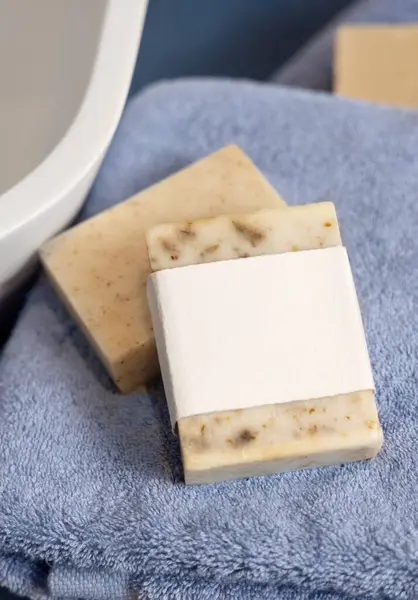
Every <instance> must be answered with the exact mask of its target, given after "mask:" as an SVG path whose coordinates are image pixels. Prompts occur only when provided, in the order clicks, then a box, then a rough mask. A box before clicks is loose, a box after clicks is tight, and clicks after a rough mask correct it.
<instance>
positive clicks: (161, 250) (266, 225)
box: [146, 202, 341, 271]
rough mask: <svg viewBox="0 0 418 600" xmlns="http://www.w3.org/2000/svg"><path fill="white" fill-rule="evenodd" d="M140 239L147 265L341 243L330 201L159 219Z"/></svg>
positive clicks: (154, 266) (157, 266)
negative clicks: (173, 220) (168, 220)
mask: <svg viewBox="0 0 418 600" xmlns="http://www.w3.org/2000/svg"><path fill="white" fill-rule="evenodd" d="M146 239H147V246H148V253H149V259H150V265H151V269H152V270H153V271H159V270H160V269H170V268H173V267H184V266H187V265H196V264H201V263H208V262H215V261H220V260H231V259H236V258H247V257H251V256H262V255H266V254H279V253H282V252H296V251H298V250H311V249H313V248H331V247H333V246H340V245H341V237H340V231H339V227H338V222H337V216H336V214H335V208H334V205H333V204H332V202H319V203H318V204H311V205H302V206H295V207H293V208H287V209H285V210H283V209H279V210H278V209H265V210H260V211H258V212H256V213H252V214H243V215H238V214H235V215H222V216H219V217H215V218H209V219H198V220H195V221H184V222H182V223H174V224H172V223H169V224H161V225H156V226H155V227H153V228H151V229H150V230H149V231H148V232H147V234H146ZM295 240H296V241H295Z"/></svg>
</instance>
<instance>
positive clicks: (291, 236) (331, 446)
mask: <svg viewBox="0 0 418 600" xmlns="http://www.w3.org/2000/svg"><path fill="white" fill-rule="evenodd" d="M267 212H268V213H270V217H273V218H270V223H271V230H270V231H269V234H270V238H269V240H268V243H269V248H270V250H271V252H272V253H276V254H277V253H281V252H287V251H289V250H290V251H296V248H295V247H297V248H300V249H304V250H315V249H318V250H320V249H321V248H325V247H337V246H341V240H340V234H339V228H338V222H337V219H336V216H335V211H334V208H333V205H332V204H331V203H322V204H320V205H309V206H304V207H295V208H288V209H284V210H282V211H281V213H282V214H280V215H279V214H278V213H279V211H262V213H263V214H266V213H267ZM276 213H277V214H276ZM296 215H298V219H299V220H298V228H293V225H294V223H295V219H296ZM260 216H261V217H262V215H260V214H259V213H257V214H254V215H247V216H245V218H244V221H245V224H246V226H247V227H251V226H255V220H257V221H256V222H257V227H259V226H260ZM275 217H276V218H275ZM279 217H280V226H279V225H278V222H279ZM252 219H253V220H252ZM225 222H229V223H230V221H228V220H224V219H222V218H221V219H219V218H215V219H209V220H205V221H204V222H202V221H198V222H197V223H194V222H191V223H190V226H191V228H192V230H195V231H196V232H197V231H198V229H195V226H196V224H197V225H198V226H200V225H201V224H202V223H204V226H205V233H208V232H210V231H212V233H214V237H213V238H211V237H210V236H205V238H204V243H205V244H206V243H209V242H213V241H215V239H219V236H220V230H219V229H218V228H217V223H221V224H225ZM261 222H263V223H264V221H263V219H261ZM265 222H266V223H267V222H268V220H266V221H265ZM286 223H289V229H288V230H286ZM329 224H331V226H330V225H329ZM319 225H322V228H323V230H324V231H325V237H323V235H320V234H319V233H317V232H320V231H322V230H321V229H319ZM177 228H178V226H177V225H176V226H175V228H174V229H173V230H170V235H171V234H173V233H174V234H175V232H176V231H178V229H177ZM157 229H158V228H157ZM157 229H155V230H154V232H151V233H153V234H152V235H149V236H148V240H149V243H150V245H151V248H150V253H151V254H152V253H153V252H154V251H155V249H156V248H157V249H158V239H159V237H158V235H154V233H156V232H157ZM160 231H161V229H160ZM164 231H165V232H166V233H168V230H164ZM199 231H200V230H199ZM228 231H229V232H230V234H231V235H233V236H234V235H235V233H234V228H233V227H232V228H231V227H230V228H229V229H222V236H221V242H220V243H221V244H222V247H223V248H225V249H226V253H225V255H224V259H225V260H228V259H229V258H235V257H236V256H235V254H234V255H233V256H231V249H232V246H229V245H228V244H227V243H226V241H227V240H226V239H225V235H227V234H228ZM279 231H280V237H281V239H280V240H279V239H278V238H277V237H275V235H274V234H275V233H276V235H277V234H278V233H279ZM331 231H334V233H333V234H332V235H331ZM312 232H313V234H312ZM311 234H312V235H311ZM175 235H177V234H175ZM197 237H198V236H197ZM284 239H285V240H286V241H285V243H284V242H283V240H284ZM235 242H236V239H235V241H234V243H235ZM194 243H195V244H196V253H195V254H193V253H192V252H190V253H189V254H188V259H189V260H190V262H191V264H195V262H196V257H197V256H198V254H199V248H200V245H199V244H198V240H197V239H195V240H194ZM266 243H267V241H266ZM328 244H329V246H328ZM259 250H260V248H259V249H258V250H257V249H256V247H252V249H251V251H252V252H257V251H259ZM232 252H234V251H232ZM221 254H222V253H221V252H220V254H219V255H218V259H220V255H221ZM182 260H183V261H185V260H186V257H185V256H183V258H182ZM164 261H166V263H167V265H168V266H169V267H171V266H172V265H171V261H170V260H169V259H167V257H165V256H164V255H163V256H162V258H161V259H160V260H159V264H160V266H161V264H163V263H164ZM191 268H193V267H191ZM180 271H182V269H180ZM151 296H152V294H150V297H151ZM224 296H225V298H226V297H227V292H226V290H225V292H224ZM194 297H195V296H194ZM151 303H152V304H153V305H154V309H155V307H156V305H157V304H158V303H157V302H155V300H152V298H151ZM170 304H171V309H172V310H174V309H175V307H174V306H173V296H172V295H171V296H170ZM163 309H164V307H162V306H160V307H159V310H160V311H161V310H163ZM237 310H238V308H237ZM157 313H158V310H157V311H155V319H154V323H155V327H156V331H157V332H158V330H160V331H161V321H164V327H165V328H167V326H168V321H169V320H170V315H169V314H164V315H162V316H161V315H158V314H157ZM191 318H194V317H193V315H191ZM249 318H251V316H250V315H249V316H248V319H249ZM259 318H260V317H258V319H259ZM208 319H209V315H208ZM248 319H247V320H246V321H245V322H244V323H243V329H244V330H245V328H246V327H247V328H248ZM199 321H201V319H199ZM195 326H196V325H195ZM195 326H194V327H195ZM182 333H183V334H184V336H183V339H184V337H187V336H186V335H185V332H184V331H182ZM157 338H158V334H157ZM163 346H164V344H161V345H160V346H159V352H160V360H161V361H162V363H164V362H166V361H167V356H164V354H165V352H164V348H163ZM244 347H245V345H244ZM197 352H198V348H197V347H196V348H195V352H194V354H193V357H190V360H189V365H185V367H184V368H185V369H186V370H187V369H188V372H189V373H190V368H191V362H190V361H191V358H193V360H195V355H197ZM237 352H238V353H239V352H241V349H240V348H237ZM186 354H187V353H186ZM188 355H189V356H190V353H188ZM181 362H184V361H181ZM171 366H172V365H171ZM212 367H213V363H212ZM212 367H211V368H212ZM277 369H280V363H279V362H278V364H277ZM162 370H163V374H164V368H163V369H162ZM188 377H189V376H188ZM225 377H226V375H225V373H223V379H222V381H223V383H222V387H223V388H225V385H224V384H225ZM181 379H182V378H181V377H180V378H179V377H177V380H178V381H181ZM183 383H184V384H185V385H182V388H183V391H184V390H185V389H186V388H187V387H188V386H189V381H188V380H187V379H186V380H183ZM164 384H165V386H166V392H167V396H168V397H169V396H172V395H173V393H172V392H173V390H172V389H171V390H170V389H169V388H170V377H165V378H164ZM220 385H221V384H220ZM195 389H197V387H196V386H195ZM265 389H268V386H267V388H265ZM245 391H246V390H245ZM205 395H206V394H203V396H205ZM209 395H210V394H209ZM209 400H210V399H209ZM209 400H208V399H206V403H208V402H209ZM197 401H198V402H200V401H201V400H200V399H198V400H197ZM171 402H172V401H171ZM169 406H170V401H169ZM182 408H183V409H184V407H182ZM170 412H171V413H173V407H172V406H171V411H170ZM174 419H175V418H173V415H172V421H174ZM176 425H177V429H178V434H179V438H180V444H181V450H182V457H183V466H184V476H185V481H186V483H189V484H199V483H211V482H215V481H220V480H227V479H235V478H240V477H249V476H255V475H265V474H269V473H275V472H281V471H288V470H294V469H302V468H307V467H319V466H325V465H329V464H337V463H344V462H349V461H353V460H361V459H364V458H371V457H372V456H374V455H375V454H376V453H377V452H378V450H379V448H380V447H381V444H382V439H383V438H382V430H381V427H380V424H379V419H378V415H377V409H376V404H375V399H374V392H373V390H372V389H364V390H359V391H356V392H353V393H347V394H334V395H333V396H332V397H316V398H315V399H312V400H303V401H293V402H284V403H283V402H280V403H279V402H278V403H273V402H269V403H266V404H265V405H263V406H255V407H248V406H247V407H246V408H235V409H234V410H219V409H218V410H215V411H213V410H211V411H207V412H204V413H201V414H193V415H192V416H186V417H183V418H181V417H180V418H178V419H177V421H176Z"/></svg>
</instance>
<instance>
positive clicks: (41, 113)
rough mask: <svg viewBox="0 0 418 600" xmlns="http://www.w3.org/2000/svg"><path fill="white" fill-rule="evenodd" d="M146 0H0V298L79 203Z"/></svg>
mask: <svg viewBox="0 0 418 600" xmlns="http://www.w3.org/2000/svg"><path fill="white" fill-rule="evenodd" d="M146 8H147V0H36V2H35V1H31V0H0V15H1V18H0V81H1V85H0V301H1V300H2V299H3V300H4V298H5V297H6V296H7V295H8V294H9V293H10V291H11V290H12V289H14V288H15V287H16V286H17V285H18V284H19V283H20V281H21V280H22V279H24V277H25V276H26V274H27V272H28V269H29V266H30V264H31V262H32V260H33V258H34V256H35V255H36V251H37V249H38V248H39V246H40V245H41V244H42V242H44V241H45V240H46V239H47V238H49V237H51V235H53V234H55V233H56V232H58V231H59V230H60V229H62V228H63V227H64V226H65V225H66V224H68V223H69V221H70V220H71V219H72V218H73V217H74V216H75V214H76V213H77V211H78V210H79V209H80V207H81V205H82V203H83V201H84V198H85V196H86V194H87V192H88V189H89V187H90V185H91V183H92V181H93V179H94V176H95V174H96V172H97V169H98V167H99V166H100V163H101V160H102V158H103V155H104V153H105V151H106V149H107V147H108V145H109V142H110V140H111V138H112V135H113V133H114V131H115V128H116V126H117V124H118V121H119V118H120V115H121V112H122V109H123V107H124V104H125V100H126V96H127V93H128V89H129V85H130V82H131V77H132V71H133V67H134V65H135V60H136V56H137V51H138V45H139V41H140V38H141V33H142V27H143V22H144V18H145V13H146ZM0 318H1V317H0Z"/></svg>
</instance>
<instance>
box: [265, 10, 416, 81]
mask: <svg viewBox="0 0 418 600" xmlns="http://www.w3.org/2000/svg"><path fill="white" fill-rule="evenodd" d="M410 22H418V0H361V1H360V2H355V3H354V5H352V6H351V5H350V6H349V8H347V9H346V10H344V11H342V12H341V13H340V14H339V15H338V16H337V17H336V18H335V19H333V20H332V21H331V22H330V23H329V25H327V26H326V27H325V28H324V29H323V30H322V31H320V32H319V33H318V34H317V35H315V36H314V37H313V39H312V40H311V41H310V42H308V43H307V44H306V45H305V46H304V47H303V48H302V49H301V50H299V52H297V53H296V54H295V56H294V57H293V58H292V59H291V60H289V61H288V62H287V63H286V64H285V65H284V66H283V67H282V68H281V69H279V70H278V71H277V73H275V74H274V75H273V77H272V80H273V81H275V82H276V83H280V84H281V85H292V86H298V87H303V88H309V89H315V90H330V89H331V88H332V46H333V40H334V35H335V29H336V28H337V27H338V26H339V25H342V24H345V23H410Z"/></svg>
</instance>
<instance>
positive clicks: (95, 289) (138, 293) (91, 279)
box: [41, 146, 285, 392]
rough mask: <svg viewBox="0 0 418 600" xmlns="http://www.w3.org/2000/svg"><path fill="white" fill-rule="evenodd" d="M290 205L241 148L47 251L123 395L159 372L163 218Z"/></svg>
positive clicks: (48, 264)
mask: <svg viewBox="0 0 418 600" xmlns="http://www.w3.org/2000/svg"><path fill="white" fill-rule="evenodd" d="M280 206H285V204H284V202H283V200H282V199H281V198H280V196H279V195H278V194H277V192H276V191H275V190H274V189H273V187H272V186H271V185H270V184H269V183H268V181H267V180H266V179H265V178H264V176H263V175H262V174H261V173H260V171H258V169H257V168H256V167H255V166H254V164H253V163H252V162H251V160H250V159H249V158H248V157H247V156H246V155H245V154H244V152H242V150H240V148H238V147H237V146H226V147H225V148H223V149H221V150H219V151H218V152H215V153H214V154H211V155H209V156H208V157H206V158H204V159H202V160H200V161H199V162H197V163H194V164H193V165H191V166H190V167H188V168H186V169H183V170H182V171H179V172H178V173H176V174H174V175H172V176H171V177H168V178H167V179H165V180H163V181H161V182H160V183H158V184H156V185H154V186H152V187H151V188H149V189H147V190H145V191H143V192H141V193H139V194H138V195H137V196H134V197H133V198H131V199H130V200H127V201H126V202H123V203H122V204H119V205H117V206H115V207H114V208H111V209H110V210H107V211H105V212H103V213H101V214H99V215H98V216H96V217H94V218H92V219H89V220H87V221H84V222H83V223H81V224H80V225H77V226H76V227H74V228H72V229H70V230H68V231H66V232H65V233H63V234H62V235H59V236H58V237H56V238H55V239H53V240H52V241H50V242H48V243H47V244H46V245H45V246H44V247H43V249H42V251H41V259H42V262H43V264H44V266H45V268H46V270H47V272H48V274H49V276H50V278H51V281H52V283H53V285H54V286H55V288H56V289H57V291H58V293H59V294H60V296H61V298H62V300H63V301H64V303H65V304H66V306H67V308H68V309H69V311H70V312H71V313H72V315H73V316H74V318H75V320H76V321H77V323H78V324H79V326H80V327H81V329H82V330H83V331H84V333H85V335H86V336H87V338H88V339H89V341H90V343H91V344H92V345H93V347H94V348H95V350H96V352H97V354H98V356H99V357H100V358H101V360H102V362H103V364H104V366H105V367H106V369H107V370H108V372H109V374H110V375H111V377H112V378H113V380H114V381H115V383H116V385H117V386H118V387H119V388H120V390H122V391H123V392H129V391H131V390H133V389H135V388H137V387H138V386H140V385H141V384H144V383H146V382H147V381H148V380H149V379H151V378H152V377H153V376H155V375H156V374H157V373H158V369H159V367H158V360H157V354H156V349H155V342H154V336H153V332H152V326H151V319H150V315H149V309H148V303H147V299H146V293H145V283H146V279H147V276H148V275H149V273H150V266H149V261H148V256H147V247H146V242H145V232H146V231H147V230H148V229H149V228H150V227H153V226H155V225H157V224H158V223H162V222H165V221H167V220H168V221H180V220H184V219H198V218H202V217H212V216H217V215H220V214H225V213H231V212H235V213H241V212H243V213H245V212H248V211H254V210H257V209H262V208H277V207H280Z"/></svg>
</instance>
